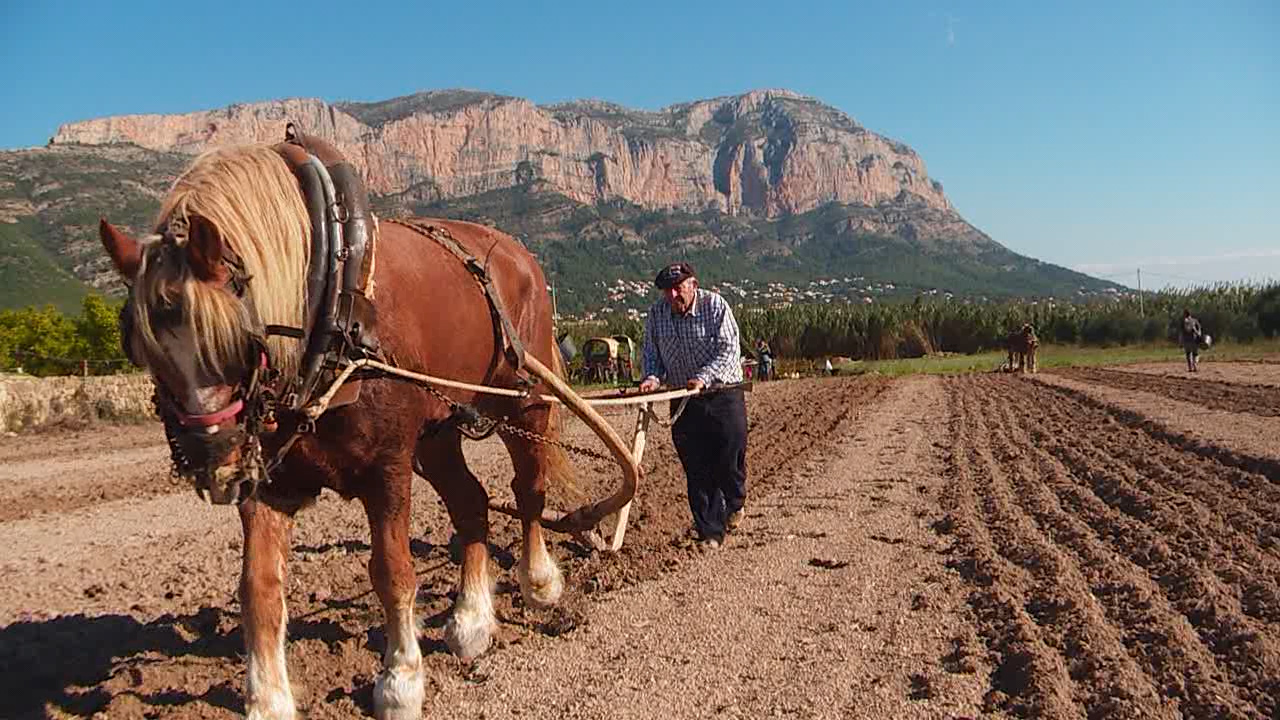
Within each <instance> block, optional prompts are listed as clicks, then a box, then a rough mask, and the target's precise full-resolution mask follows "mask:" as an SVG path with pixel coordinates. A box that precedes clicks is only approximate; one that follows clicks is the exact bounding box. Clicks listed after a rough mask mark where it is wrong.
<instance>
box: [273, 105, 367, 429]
mask: <svg viewBox="0 0 1280 720" xmlns="http://www.w3.org/2000/svg"><path fill="white" fill-rule="evenodd" d="M273 149H274V150H275V151H276V152H277V153H279V154H280V156H281V157H282V158H283V159H284V161H285V163H286V164H288V166H289V169H290V170H291V171H293V174H294V177H296V178H297V179H298V185H299V187H300V189H301V191H302V196H303V204H304V205H305V206H306V208H307V216H308V218H309V220H310V224H311V257H310V263H309V265H308V271H307V288H306V293H307V294H306V317H305V326H304V327H302V328H286V327H280V326H269V327H267V333H268V334H272V335H285V336H289V337H296V338H298V339H299V340H300V341H301V342H303V343H304V347H305V355H304V356H303V361H302V366H301V370H300V374H299V376H298V378H297V379H296V380H295V381H294V382H295V385H294V387H293V395H292V397H291V398H290V399H289V402H288V403H287V405H288V406H289V408H290V409H293V410H298V409H300V408H301V407H302V406H303V405H305V404H306V403H307V402H308V401H309V400H310V398H311V396H312V395H313V394H314V393H315V391H316V389H317V387H318V385H319V383H320V379H321V376H322V375H323V374H324V373H325V371H331V370H332V369H333V368H334V367H336V366H337V364H338V362H339V360H340V359H341V358H347V359H356V358H361V357H378V356H380V348H379V344H378V339H377V335H376V332H375V331H376V320H377V311H376V308H375V307H374V305H373V302H372V297H373V290H374V288H373V266H374V254H375V250H376V240H377V219H376V218H375V217H374V216H373V213H372V212H371V211H370V209H369V195H368V192H367V191H366V190H365V186H364V182H363V181H362V180H361V179H360V175H359V173H358V172H356V170H355V168H354V167H352V166H351V164H350V163H348V162H347V161H346V159H345V158H343V157H342V154H341V153H339V152H338V150H337V149H336V148H334V147H333V146H332V145H330V144H329V143H327V142H325V141H324V140H321V139H320V138H317V137H313V136H310V135H305V134H303V133H301V132H299V131H298V130H297V128H296V127H295V126H294V124H293V123H289V124H288V125H287V126H286V128H285V141H284V142H282V143H278V144H276V145H275V146H273ZM352 399H354V397H353V398H352Z"/></svg>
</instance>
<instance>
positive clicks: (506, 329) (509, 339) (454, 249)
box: [385, 220, 524, 371]
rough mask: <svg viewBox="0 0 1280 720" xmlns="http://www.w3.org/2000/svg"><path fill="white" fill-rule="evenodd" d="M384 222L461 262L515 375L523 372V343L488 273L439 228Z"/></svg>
mask: <svg viewBox="0 0 1280 720" xmlns="http://www.w3.org/2000/svg"><path fill="white" fill-rule="evenodd" d="M385 222H389V223H395V224H396V225H403V226H404V227H407V228H409V229H410V230H413V231H414V232H416V233H418V234H419V235H425V236H427V237H429V238H431V239H432V240H434V241H436V242H437V243H439V244H440V245H441V246H442V247H444V248H445V249H446V250H448V251H449V252H451V253H453V255H454V256H455V257H457V258H458V259H459V260H461V261H462V264H463V266H465V267H466V268H467V271H468V272H470V273H471V275H472V277H474V278H475V279H476V282H478V283H480V289H481V290H483V291H484V296H485V298H486V299H488V301H489V310H490V312H491V314H492V315H493V318H494V322H495V323H496V324H497V326H498V331H499V332H500V333H501V334H502V336H503V338H504V339H505V340H506V347H505V352H506V355H507V359H508V360H510V361H511V364H512V365H514V366H515V368H516V370H517V371H519V370H522V369H523V368H524V343H522V342H520V336H519V335H518V334H516V329H515V326H514V325H512V324H511V318H510V317H508V315H507V312H506V309H505V308H504V306H503V304H502V297H501V296H500V295H499V294H498V292H497V291H496V290H495V289H494V287H493V279H492V278H490V277H489V272H488V270H486V269H485V267H484V265H483V264H481V262H480V261H479V260H478V259H476V256H474V255H472V254H471V253H469V252H467V251H466V249H465V248H463V247H462V246H461V245H459V244H458V241H457V240H454V239H453V236H452V235H450V234H449V231H448V230H446V229H445V228H443V227H440V226H439V225H430V224H427V223H419V222H414V221H413V220H386V221H385Z"/></svg>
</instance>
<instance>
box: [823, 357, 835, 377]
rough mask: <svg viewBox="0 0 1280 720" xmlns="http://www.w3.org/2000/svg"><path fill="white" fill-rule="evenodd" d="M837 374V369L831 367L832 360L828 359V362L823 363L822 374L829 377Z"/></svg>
mask: <svg viewBox="0 0 1280 720" xmlns="http://www.w3.org/2000/svg"><path fill="white" fill-rule="evenodd" d="M835 372H836V369H835V368H833V367H831V358H827V359H826V360H823V361H822V373H823V374H824V375H828V376H830V375H834V374H835Z"/></svg>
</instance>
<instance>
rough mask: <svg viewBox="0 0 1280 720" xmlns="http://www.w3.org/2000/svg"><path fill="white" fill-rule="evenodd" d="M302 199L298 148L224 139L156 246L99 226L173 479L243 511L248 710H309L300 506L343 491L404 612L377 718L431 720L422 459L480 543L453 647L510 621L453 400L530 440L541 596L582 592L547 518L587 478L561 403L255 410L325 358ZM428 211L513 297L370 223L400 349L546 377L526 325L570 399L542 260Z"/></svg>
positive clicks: (399, 392)
mask: <svg viewBox="0 0 1280 720" xmlns="http://www.w3.org/2000/svg"><path fill="white" fill-rule="evenodd" d="M305 189H306V188H305V186H303V185H301V184H300V182H299V176H298V175H297V174H296V170H295V169H294V168H293V167H291V166H290V165H289V164H288V163H287V162H286V160H285V157H284V155H282V153H281V152H280V147H279V146H272V145H267V144H251V145H239V146H232V147H226V148H219V149H214V150H211V151H208V152H206V153H204V154H202V155H200V156H199V157H197V158H196V159H195V160H194V161H193V162H192V164H191V165H190V166H189V167H188V168H187V169H186V170H185V171H184V172H183V173H182V174H181V175H180V176H179V178H178V179H177V180H176V181H175V182H174V184H173V187H172V189H171V190H170V191H169V192H168V194H167V196H166V197H165V198H164V200H163V202H162V204H161V209H160V211H159V215H158V217H157V220H156V224H155V232H154V233H153V234H151V235H149V236H147V237H143V238H141V239H139V238H136V237H134V236H131V235H129V234H127V233H126V232H124V231H122V230H121V229H119V228H117V227H116V226H114V225H112V224H111V223H110V222H108V221H107V220H106V218H103V219H102V220H101V222H100V226H99V235H100V239H101V241H102V244H103V247H104V248H105V250H106V252H107V254H108V255H109V256H110V259H111V261H112V263H113V265H114V267H115V269H116V270H117V271H118V273H119V274H120V276H121V277H122V278H123V279H124V281H125V283H126V284H127V285H128V287H129V295H128V299H127V301H126V304H125V307H124V309H123V311H122V314H121V324H122V335H123V338H124V339H123V342H124V344H125V349H126V352H127V354H128V355H129V357H130V358H131V359H133V360H134V361H135V363H136V364H139V365H140V366H142V367H145V368H146V369H147V371H148V372H149V373H150V375H151V377H152V380H153V381H154V385H155V390H156V396H155V400H156V406H157V411H158V413H159V414H160V416H161V418H162V419H163V420H165V423H166V432H167V434H169V437H170V445H171V449H172V452H173V455H174V462H175V469H179V470H181V474H182V475H184V476H186V477H188V478H189V479H190V480H191V481H192V482H193V484H194V485H195V487H196V490H197V493H198V494H200V495H201V496H202V497H204V496H207V497H210V498H212V499H213V500H214V501H215V502H222V503H227V504H232V503H234V504H236V505H237V508H238V512H239V516H240V522H241V526H242V529H243V533H244V552H243V563H242V569H241V579H240V599H241V604H242V625H243V630H244V641H245V649H246V654H247V672H246V680H245V707H246V714H247V716H248V717H249V718H263V719H265V718H292V717H295V714H296V709H295V703H294V698H293V696H292V693H291V690H290V683H289V678H288V672H287V668H286V665H285V642H286V637H285V634H286V618H287V609H286V607H285V587H286V582H285V576H286V562H287V555H288V551H289V547H290V539H289V538H290V529H291V526H292V523H293V518H294V517H295V515H296V513H298V512H299V511H301V510H302V509H303V508H305V507H306V506H307V505H309V504H311V503H313V502H314V501H315V499H316V498H317V497H318V495H319V494H320V492H321V490H322V489H323V488H329V489H330V490H333V491H335V492H337V493H338V494H339V495H341V496H342V497H344V498H347V499H356V500H358V501H359V502H360V503H361V504H362V505H363V508H364V511H365V514H366V516H367V519H368V523H369V530H370V535H371V543H370V544H371V547H372V553H371V559H370V561H369V577H370V581H371V584H372V586H373V590H374V592H375V593H376V595H377V597H378V599H379V601H380V602H381V604H382V607H383V610H384V613H385V621H386V648H385V651H384V653H383V656H382V660H383V669H382V670H381V672H380V673H379V675H378V677H377V679H376V682H375V686H374V693H373V699H374V710H375V715H376V716H377V717H379V718H390V719H395V720H399V719H400V718H417V717H420V716H421V713H422V703H423V698H424V678H423V671H422V654H421V651H420V648H419V644H418V637H417V632H416V629H415V628H416V625H415V619H414V600H415V596H416V593H417V579H416V576H415V574H414V567H413V561H412V556H411V554H410V551H409V510H410V506H411V503H410V500H411V489H412V475H413V473H414V472H415V470H416V471H417V472H418V473H419V474H421V475H423V476H424V477H425V478H426V479H427V480H428V481H429V483H430V485H431V486H432V488H434V490H435V491H436V492H437V493H438V494H439V496H440V497H441V499H442V500H443V501H444V503H445V505H446V507H447V510H448V513H449V517H450V519H451V521H452V524H453V526H454V529H455V532H456V535H457V539H458V540H459V541H460V542H461V545H462V558H463V559H462V566H461V573H460V576H459V579H458V591H457V595H456V600H455V602H454V604H453V607H452V612H451V615H450V617H449V619H448V621H447V623H446V625H445V627H444V639H445V642H446V644H447V646H448V647H449V649H450V650H451V651H452V652H453V653H454V654H456V655H457V656H458V657H459V658H462V659H463V660H470V659H472V658H475V657H477V656H478V655H480V654H481V653H483V652H484V651H485V650H486V649H487V648H488V646H489V645H490V638H491V636H492V633H493V630H494V627H495V624H496V623H495V616H494V609H493V600H492V595H493V591H494V588H493V583H492V580H491V578H490V572H489V557H488V550H487V546H486V540H487V536H488V531H489V524H488V523H489V520H488V509H489V502H488V496H487V493H486V490H485V487H484V485H483V484H482V483H481V482H480V480H479V479H477V478H476V476H475V475H473V474H472V473H471V471H470V470H469V469H468V468H467V465H466V462H465V461H464V458H463V452H462V434H461V432H462V430H464V429H465V428H463V427H460V425H459V423H458V422H457V418H456V417H455V411H456V408H457V407H460V406H463V405H464V404H465V405H470V406H472V407H474V408H475V409H476V410H477V411H479V412H480V413H482V414H483V415H485V416H489V417H505V418H507V420H506V422H507V423H508V427H509V429H511V431H510V432H502V433H500V434H501V439H502V442H503V443H504V444H505V446H506V450H507V452H508V453H509V455H510V457H511V461H512V464H513V466H514V478H513V479H512V480H511V488H512V491H513V492H514V495H515V500H516V506H517V508H518V515H519V517H520V521H521V526H522V551H521V557H520V559H519V562H518V567H517V570H516V572H517V575H518V579H519V587H520V593H521V595H522V596H523V598H524V601H525V602H526V603H527V604H529V605H530V606H533V607H547V606H551V605H554V604H555V603H557V601H558V600H559V599H560V597H561V594H562V592H563V590H564V580H563V577H562V574H561V572H560V570H559V568H558V566H557V564H556V562H555V560H554V559H553V558H552V556H551V554H550V553H549V552H548V550H547V547H546V542H545V539H544V527H543V526H544V522H543V518H544V514H543V513H544V505H545V500H546V492H547V488H548V487H549V486H551V485H553V484H556V483H569V482H572V471H571V467H570V465H569V463H568V460H567V457H566V455H565V453H564V451H563V450H562V449H561V448H559V447H557V446H556V445H555V444H551V443H548V442H545V441H539V437H540V438H543V439H547V440H555V439H556V438H557V437H558V436H559V432H560V417H559V416H560V414H561V412H562V411H561V410H560V409H559V406H558V405H556V404H554V403H550V402H547V399H546V397H545V396H541V395H537V394H533V393H529V394H526V395H524V396H522V397H502V396H492V395H481V394H477V393H476V392H473V391H468V390H457V389H452V388H449V389H448V394H447V395H446V394H445V393H444V392H441V391H440V390H438V389H432V388H427V387H422V386H418V385H410V384H405V383H400V382H396V381H395V380H394V379H393V378H389V377H386V376H379V375H376V374H373V375H370V376H369V377H367V378H366V379H364V380H362V381H361V384H360V387H359V394H358V397H356V398H355V399H354V401H351V400H350V398H349V399H348V402H347V404H346V405H343V406H341V407H335V408H334V409H331V410H329V411H328V412H326V413H324V414H323V415H320V416H319V417H318V418H316V419H314V420H313V421H312V420H311V419H310V418H308V417H305V416H304V415H303V414H301V413H298V412H289V409H288V407H287V403H285V402H284V401H283V398H282V399H281V402H279V403H278V404H277V405H276V406H275V407H278V411H279V413H280V417H275V416H274V413H266V417H265V419H264V417H263V415H262V413H258V414H256V415H255V413H253V412H251V409H252V408H253V407H255V402H258V401H257V398H260V397H261V396H262V393H271V392H272V388H273V387H275V386H273V383H275V384H276V385H278V384H280V383H283V382H286V381H287V380H289V379H290V378H297V377H299V374H300V373H302V372H303V370H304V367H303V366H304V365H305V364H306V362H307V352H306V348H304V341H303V340H302V337H303V335H304V334H302V333H299V332H298V329H299V328H305V325H306V323H307V322H308V318H309V311H308V307H309V300H308V279H309V277H311V276H312V275H313V274H312V273H310V270H311V269H313V268H312V265H311V264H312V263H314V258H315V257H317V256H316V255H313V254H311V252H310V248H311V247H312V245H311V244H312V242H313V240H314V237H313V235H315V234H316V230H315V224H314V216H309V214H308V209H307V198H306V197H305ZM424 222H427V223H429V224H430V225H431V226H432V227H435V228H436V229H437V230H439V231H442V232H443V233H444V234H446V235H448V236H451V237H452V239H453V240H454V241H456V243H457V246H459V247H460V248H461V250H462V251H464V252H465V253H467V254H469V255H471V256H474V257H476V258H483V263H484V270H485V271H486V273H487V274H486V277H488V278H489V279H490V280H491V283H492V291H493V293H494V294H495V295H496V298H495V299H494V300H493V301H491V302H486V295H485V293H484V288H483V287H482V284H481V283H479V282H477V275H476V269H475V267H468V264H466V263H464V262H461V261H459V259H458V257H457V256H456V255H457V253H456V252H452V251H450V250H449V249H448V248H446V247H445V246H444V245H442V244H441V243H439V242H433V241H431V240H430V239H428V238H427V237H424V233H423V232H422V231H421V225H422V224H423V223H422V222H419V223H418V226H419V227H417V228H415V227H414V226H413V225H411V224H396V223H392V222H382V223H379V222H378V221H377V219H376V218H372V226H373V237H374V239H376V244H375V245H374V252H376V255H375V257H374V258H371V259H370V260H371V262H370V263H369V268H368V280H369V283H368V286H367V287H368V291H369V294H370V296H371V298H372V302H373V304H374V306H376V310H377V315H376V321H377V335H378V342H379V343H380V347H379V352H380V353H381V355H382V357H384V358H387V359H389V361H390V362H393V363H395V364H396V365H397V366H400V367H405V368H415V369H418V370H430V371H431V372H433V373H435V374H437V375H438V376H440V377H446V378H452V379H455V380H457V381H461V382H465V383H470V384H473V385H488V386H499V387H505V388H515V387H530V384H531V380H530V378H528V377H525V376H524V375H523V374H522V371H521V370H520V369H519V368H518V367H517V364H516V363H514V362H511V361H510V351H511V347H510V342H511V341H514V340H515V338H508V337H506V335H507V334H508V333H514V334H515V335H516V336H518V338H519V339H520V340H521V341H522V343H521V344H522V345H523V347H524V351H525V353H526V354H527V364H526V365H525V369H526V370H530V369H534V368H535V367H536V368H539V371H538V372H539V373H540V374H539V379H541V380H542V382H543V384H544V386H549V387H551V389H552V390H553V391H555V392H556V393H557V395H559V396H560V397H568V395H565V394H563V393H565V392H568V393H569V394H570V395H571V391H568V390H567V386H564V385H563V384H562V383H560V381H559V380H558V379H557V378H556V377H554V376H553V375H549V374H548V371H547V370H546V368H548V367H560V368H562V363H559V361H558V354H557V352H556V346H555V340H554V337H553V329H552V313H551V303H550V299H549V297H548V294H547V291H546V288H547V284H546V280H545V278H544V276H543V273H542V270H541V269H540V267H539V265H538V263H537V261H536V259H535V258H534V257H533V255H532V254H530V253H529V252H528V251H527V250H526V249H525V248H524V246H523V245H522V244H521V243H519V242H518V241H516V240H514V239H513V238H512V237H510V236H509V235H506V234H504V233H502V232H499V231H497V230H495V229H492V228H489V227H485V226H481V225H476V224H471V223H467V222H460V221H453V220H443V219H428V220H426V221H424ZM456 249H457V248H455V250H456ZM314 292H315V291H314V289H313V290H312V293H311V294H312V295H314ZM495 308H496V309H495ZM499 315H505V316H506V317H505V319H504V322H503V323H502V326H503V327H506V331H505V332H504V330H503V328H502V327H498V329H497V330H496V331H495V327H496V326H499V323H498V322H497V320H496V318H497V316H499ZM508 321H509V322H508ZM290 329H292V330H293V332H290ZM574 397H576V396H574ZM565 402H566V404H570V403H569V400H565ZM336 404H337V403H335V405H336ZM575 411H576V410H575ZM255 417H256V418H257V420H256V421H255ZM610 447H611V449H612V448H613V446H612V445H611V446H610ZM620 447H622V446H620ZM621 452H627V450H626V449H625V447H623V449H622V450H621ZM615 454H617V452H615ZM255 457H256V458H257V459H259V460H261V458H268V457H272V458H274V461H273V463H271V464H270V465H268V463H266V462H265V461H261V462H259V463H257V465H255V466H254V467H260V469H261V472H260V473H259V472H256V471H255V470H254V468H253V467H249V466H251V465H254V463H251V462H250V460H253V459H255ZM180 461H181V462H180ZM633 491H634V487H632V492H633ZM622 494H625V493H619V494H617V495H615V496H613V497H611V498H610V499H609V501H607V503H606V504H607V505H608V507H607V508H603V507H597V510H604V511H611V510H610V508H612V509H616V508H617V507H620V506H621V505H622V504H624V503H625V501H626V500H629V499H630V498H629V496H628V497H626V498H622V497H621V495H622ZM619 500H620V502H619ZM600 516H601V513H600V512H596V513H594V514H592V517H593V518H597V517H600ZM579 519H581V518H579Z"/></svg>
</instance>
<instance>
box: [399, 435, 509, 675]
mask: <svg viewBox="0 0 1280 720" xmlns="http://www.w3.org/2000/svg"><path fill="white" fill-rule="evenodd" d="M416 457H417V459H418V464H419V466H420V470H421V472H422V473H423V475H424V476H425V477H426V478H427V481H428V482H430V483H431V487H433V488H435V490H436V492H437V493H438V494H439V495H440V498H441V499H442V500H444V505H445V508H447V509H448V511H449V518H450V519H451V520H452V521H453V529H454V531H455V532H457V534H458V540H459V541H461V542H462V577H461V579H460V581H459V583H458V597H457V599H456V600H455V601H454V603H453V613H452V614H451V615H450V616H449V621H448V622H447V623H445V626H444V641H445V644H446V645H448V646H449V649H450V650H451V651H453V654H454V655H457V656H458V657H459V658H461V659H462V660H472V659H474V658H476V657H477V656H479V655H480V654H481V653H483V652H484V651H485V650H487V649H488V648H489V640H490V637H491V635H492V634H493V628H494V626H495V625H496V620H495V619H494V614H493V579H492V578H490V577H489V548H488V546H487V545H486V544H485V543H486V542H487V540H488V537H489V494H488V493H487V492H485V489H484V485H482V484H480V481H479V480H477V479H476V476H475V475H472V474H471V470H470V469H468V468H467V463H466V460H465V459H464V458H463V456H462V438H461V436H459V435H458V434H457V433H455V432H450V433H445V434H442V435H441V436H439V437H424V438H423V439H422V441H420V442H419V443H418V447H417V451H416Z"/></svg>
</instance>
